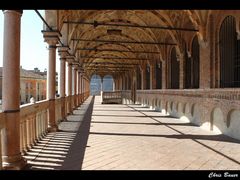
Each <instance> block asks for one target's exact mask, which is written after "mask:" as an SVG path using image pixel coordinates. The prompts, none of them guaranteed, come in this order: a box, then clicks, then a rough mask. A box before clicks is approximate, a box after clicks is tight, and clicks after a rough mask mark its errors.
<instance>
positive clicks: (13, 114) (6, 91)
mask: <svg viewBox="0 0 240 180" xmlns="http://www.w3.org/2000/svg"><path fill="white" fill-rule="evenodd" d="M21 15H22V12H19V11H13V10H5V11H4V35H3V37H4V43H3V81H2V86H3V87H2V88H3V90H2V97H3V103H2V111H3V112H4V115H5V129H4V130H3V131H2V144H3V146H2V158H3V168H4V169H21V168H23V166H25V164H26V162H25V161H24V159H23V158H22V156H21V153H20V107H19V105H20V102H19V95H20V68H19V67H20V28H21Z"/></svg>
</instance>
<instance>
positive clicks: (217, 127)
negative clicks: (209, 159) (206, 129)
mask: <svg viewBox="0 0 240 180" xmlns="http://www.w3.org/2000/svg"><path fill="white" fill-rule="evenodd" d="M226 128H227V127H226V124H225V123H224V120H223V112H222V111H221V109H220V108H214V110H213V111H212V113H211V120H210V130H211V131H214V132H216V133H220V134H223V133H224V132H225V131H226Z"/></svg>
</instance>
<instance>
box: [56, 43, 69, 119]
mask: <svg viewBox="0 0 240 180" xmlns="http://www.w3.org/2000/svg"><path fill="white" fill-rule="evenodd" d="M68 49H69V48H68V47H58V53H59V55H60V98H61V103H62V108H61V113H62V119H65V118H66V107H65V96H66V85H65V78H66V55H67V54H68V52H67V51H68Z"/></svg>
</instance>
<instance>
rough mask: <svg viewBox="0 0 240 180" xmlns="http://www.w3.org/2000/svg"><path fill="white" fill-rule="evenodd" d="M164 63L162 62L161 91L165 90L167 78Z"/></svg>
mask: <svg viewBox="0 0 240 180" xmlns="http://www.w3.org/2000/svg"><path fill="white" fill-rule="evenodd" d="M166 68H167V67H166V61H162V89H166V88H167V76H166V72H167V69H166Z"/></svg>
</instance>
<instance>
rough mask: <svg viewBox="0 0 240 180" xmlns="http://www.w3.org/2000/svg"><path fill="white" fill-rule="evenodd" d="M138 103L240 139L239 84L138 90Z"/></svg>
mask: <svg viewBox="0 0 240 180" xmlns="http://www.w3.org/2000/svg"><path fill="white" fill-rule="evenodd" d="M136 96H137V98H136V100H137V101H136V103H138V104H141V105H143V106H148V107H150V108H151V109H155V110H160V111H162V112H165V113H166V114H169V115H171V116H173V117H178V118H185V119H188V120H189V121H190V122H192V123H194V124H196V125H199V126H201V127H204V128H205V129H207V130H213V131H216V132H221V133H223V134H226V135H229V136H231V137H234V138H237V139H240V131H239V129H240V121H239V116H240V88H221V89H217V88H216V89H182V90H173V89H164V90H137V95H136Z"/></svg>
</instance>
